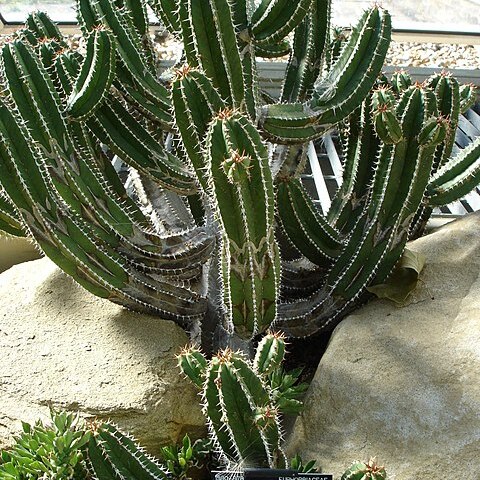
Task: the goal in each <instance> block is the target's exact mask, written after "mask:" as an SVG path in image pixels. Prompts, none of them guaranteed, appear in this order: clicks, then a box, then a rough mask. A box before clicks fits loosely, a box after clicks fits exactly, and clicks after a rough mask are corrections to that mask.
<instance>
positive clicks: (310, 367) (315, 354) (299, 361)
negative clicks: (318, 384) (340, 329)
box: [284, 332, 332, 383]
mask: <svg viewBox="0 0 480 480" xmlns="http://www.w3.org/2000/svg"><path fill="white" fill-rule="evenodd" d="M331 336H332V332H326V333H321V334H318V335H313V336H311V337H306V338H296V339H291V340H288V342H287V355H286V356H285V364H284V367H285V370H286V371H289V370H293V369H294V368H302V369H303V370H302V374H301V377H300V381H301V382H307V383H310V381H311V380H312V378H313V376H314V375H315V372H316V371H317V367H318V364H319V363H320V360H321V358H322V356H323V354H324V353H325V350H326V349H327V346H328V342H329V341H330V337H331Z"/></svg>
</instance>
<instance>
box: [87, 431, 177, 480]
mask: <svg viewBox="0 0 480 480" xmlns="http://www.w3.org/2000/svg"><path fill="white" fill-rule="evenodd" d="M90 430H91V432H92V434H91V435H90V440H89V443H88V448H87V464H88V467H89V469H90V471H91V474H92V476H93V478H98V479H99V480H168V479H171V478H172V475H171V472H169V471H168V470H167V469H166V468H165V467H163V466H162V465H161V464H160V462H159V461H158V460H157V459H155V458H154V457H152V456H151V455H148V454H147V453H146V452H145V451H144V449H143V448H142V447H141V446H139V445H138V444H137V443H136V441H135V440H134V439H133V438H132V437H130V436H129V435H127V434H125V433H123V432H122V431H121V430H119V429H118V428H117V427H116V426H115V425H113V424H112V423H109V422H104V423H101V424H97V423H96V422H93V423H92V424H91V428H90Z"/></svg>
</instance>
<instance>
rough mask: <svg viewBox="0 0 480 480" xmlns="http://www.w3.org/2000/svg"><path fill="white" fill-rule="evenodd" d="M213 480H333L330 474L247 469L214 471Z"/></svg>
mask: <svg viewBox="0 0 480 480" xmlns="http://www.w3.org/2000/svg"><path fill="white" fill-rule="evenodd" d="M212 480H333V475H332V474H330V473H300V472H297V471H296V470H274V469H270V468H246V469H245V470H243V471H240V472H235V471H229V470H224V471H213V472H212Z"/></svg>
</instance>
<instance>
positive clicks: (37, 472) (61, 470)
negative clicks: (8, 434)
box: [0, 411, 90, 480]
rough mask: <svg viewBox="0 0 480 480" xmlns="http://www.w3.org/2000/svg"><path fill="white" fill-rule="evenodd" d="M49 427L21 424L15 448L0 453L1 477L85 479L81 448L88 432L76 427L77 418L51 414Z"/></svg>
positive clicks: (8, 479)
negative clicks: (21, 428)
mask: <svg viewBox="0 0 480 480" xmlns="http://www.w3.org/2000/svg"><path fill="white" fill-rule="evenodd" d="M51 416H52V422H51V425H44V424H43V423H42V422H40V421H38V422H37V423H35V425H33V426H32V425H30V424H28V423H23V433H22V434H21V435H20V436H19V437H17V438H15V443H14V445H13V446H12V447H11V448H9V449H6V450H3V451H2V452H1V456H0V478H1V479H2V480H23V479H45V480H47V479H52V480H54V479H65V480H68V479H75V480H85V478H87V470H86V468H85V454H84V447H85V445H86V444H87V443H88V442H89V439H90V433H89V432H85V431H83V430H82V429H81V428H79V420H78V416H77V415H74V414H71V413H65V412H63V413H56V412H53V411H52V412H51Z"/></svg>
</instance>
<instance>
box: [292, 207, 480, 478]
mask: <svg viewBox="0 0 480 480" xmlns="http://www.w3.org/2000/svg"><path fill="white" fill-rule="evenodd" d="M409 248H410V249H412V250H415V251H418V252H422V253H423V254H424V255H426V257H427V263H426V267H425V270H424V272H423V274H422V277H421V278H422V282H421V285H420V286H419V288H418V290H417V291H416V293H415V295H414V297H413V298H411V299H410V301H409V304H408V305H407V306H405V307H403V308H398V307H395V306H393V305H392V304H391V303H387V302H386V301H379V300H377V301H373V302H371V303H370V304H368V305H367V306H366V307H364V308H362V309H361V310H359V311H357V312H356V313H355V314H353V315H351V316H349V317H347V318H346V319H345V320H343V321H342V322H341V324H340V325H339V326H338V327H337V329H336V330H335V332H334V334H333V337H332V339H331V341H330V344H329V346H328V348H327V351H326V353H325V355H324V357H323V358H322V360H321V362H320V365H319V368H318V370H317V373H316V375H315V378H314V380H313V383H312V384H311V387H310V390H309V392H308V394H307V398H306V408H305V411H304V413H303V414H302V416H301V417H299V419H298V420H297V423H296V425H295V429H294V433H293V436H292V438H291V440H290V444H289V450H290V452H291V453H292V454H293V453H294V452H296V451H299V452H301V454H302V457H303V458H304V459H307V460H309V459H310V458H315V459H317V460H318V463H319V464H320V465H321V466H322V470H323V471H324V472H331V473H334V474H336V475H340V473H341V472H342V471H343V470H344V469H345V468H346V467H347V466H348V464H349V462H351V461H353V460H355V459H359V460H366V459H368V458H369V457H370V456H376V457H377V459H378V460H379V462H380V463H383V464H385V465H386V468H387V472H388V475H389V478H393V479H395V480H420V479H422V480H427V479H437V478H445V479H447V478H461V479H462V480H478V478H479V472H480V455H479V452H480V213H477V214H472V215H470V216H467V217H464V218H462V219H461V220H458V221H456V222H454V223H451V224H449V225H447V226H445V227H442V228H441V229H439V230H438V231H437V232H436V233H433V234H431V235H429V236H426V237H424V238H421V239H419V240H417V241H415V242H412V243H411V244H410V247H409Z"/></svg>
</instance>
